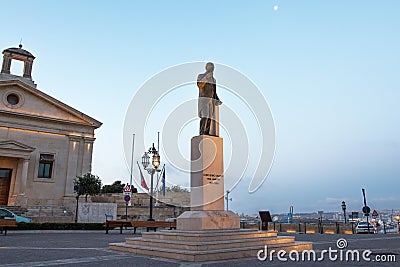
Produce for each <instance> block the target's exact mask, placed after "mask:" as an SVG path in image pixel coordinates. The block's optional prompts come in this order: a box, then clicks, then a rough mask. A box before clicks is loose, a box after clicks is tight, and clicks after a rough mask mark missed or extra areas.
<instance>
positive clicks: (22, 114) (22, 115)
mask: <svg viewBox="0 0 400 267" xmlns="http://www.w3.org/2000/svg"><path fill="white" fill-rule="evenodd" d="M1 114H6V115H12V116H19V117H26V118H29V119H36V120H41V121H52V122H58V123H63V124H75V125H82V126H89V127H95V126H94V125H93V124H90V123H85V122H79V121H70V120H62V119H57V118H51V117H45V116H40V115H34V114H27V113H20V112H15V111H8V110H0V115H1ZM95 128H97V127H95Z"/></svg>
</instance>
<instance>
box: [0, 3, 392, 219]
mask: <svg viewBox="0 0 400 267" xmlns="http://www.w3.org/2000/svg"><path fill="white" fill-rule="evenodd" d="M0 3H1V6H2V9H3V8H4V10H5V9H6V8H7V6H9V8H8V10H9V11H6V12H4V10H3V12H2V16H1V17H0V22H1V24H2V25H3V27H2V34H1V35H0V48H4V49H5V48H8V47H16V46H17V45H18V44H19V42H20V39H21V38H22V44H23V46H24V49H27V50H28V51H30V52H31V53H32V54H34V55H35V56H36V59H35V62H34V66H33V73H32V76H33V79H34V81H35V82H36V83H37V84H38V89H40V90H42V91H44V92H45V93H48V94H50V95H51V96H53V97H55V98H57V99H59V100H61V101H63V102H64V103H66V104H68V105H71V106H72V107H74V108H77V109H79V110H80V111H82V112H84V113H86V114H88V115H90V116H92V117H94V118H96V119H98V120H100V121H101V122H103V123H104V124H103V126H102V127H101V128H100V129H98V130H97V131H96V138H97V140H96V142H95V145H94V154H93V173H95V174H96V175H98V176H99V177H100V178H101V179H102V181H103V183H104V184H107V183H108V184H109V183H112V182H113V181H115V180H122V181H124V182H126V181H128V179H129V163H127V162H126V161H125V157H124V151H123V150H124V148H123V142H122V136H123V125H124V119H125V114H126V111H127V110H128V106H129V104H130V101H131V99H132V98H133V96H134V94H135V92H137V91H138V89H139V88H140V87H141V86H142V85H143V83H145V81H146V80H148V79H150V78H151V77H152V76H153V75H155V74H156V73H159V72H160V71H162V70H164V69H166V68H168V67H170V66H174V65H177V64H181V63H185V62H193V61H196V62H197V61H212V62H216V63H219V64H224V65H227V66H230V67H232V68H234V69H236V70H238V71H240V72H241V73H243V74H245V75H246V76H247V77H249V79H251V80H252V81H253V82H254V83H255V84H256V85H257V86H258V88H259V89H260V91H261V92H262V94H263V95H264V97H265V99H266V100H267V101H268V104H269V107H270V109H271V111H272V114H273V117H274V122H275V130H276V137H275V138H276V151H275V160H274V163H273V165H272V168H271V171H270V173H269V176H268V178H267V179H266V181H265V182H264V184H263V185H262V186H261V187H260V188H259V189H258V190H257V191H256V192H254V193H251V194H250V193H249V192H248V185H249V183H250V179H251V177H244V178H243V179H242V180H241V181H240V182H239V184H238V185H237V186H236V187H235V188H234V189H233V190H232V192H231V194H230V197H232V201H231V202H230V205H229V206H230V208H231V209H232V210H233V211H235V212H239V213H242V212H244V213H250V214H251V213H256V212H257V211H258V210H270V211H271V212H272V213H281V212H288V210H289V207H290V206H291V205H293V206H294V210H295V212H313V211H318V210H324V211H334V210H340V209H341V207H340V205H341V202H342V201H343V200H344V201H346V203H347V209H348V211H359V210H361V207H362V194H361V188H365V189H366V192H367V201H368V204H369V206H370V207H371V208H372V209H385V208H387V209H399V208H400V194H399V193H398V188H399V186H400V181H399V178H400V164H399V163H400V118H399V114H400V105H399V99H400V80H399V78H398V73H399V72H400V51H399V47H400V32H399V31H400V30H399V29H400V18H399V17H398V14H399V11H400V2H399V1H397V0H391V1H390V0H384V1H373V0H353V1H347V0H324V1H321V0H300V1H299V0H286V1H285V0H264V1H250V2H249V1H201V2H198V1H197V2H195V1H62V0H60V1H50V0H47V1H45V0H42V1H40V0H38V1H24V0H21V1H18V3H13V4H11V3H10V2H9V1H3V0H1V1H0ZM16 5H18V6H19V7H18V12H13V11H14V10H16ZM274 5H277V6H278V7H279V8H278V10H277V11H275V10H274V8H273V7H274ZM14 68H18V65H16V66H14ZM14 70H15V69H14ZM202 71H203V70H199V73H200V72H202ZM215 76H216V78H217V81H218V69H216V72H215ZM188 90H190V89H188ZM196 90H197V88H195V87H194V88H193V92H194V94H195V93H196ZM244 90H245V89H244ZM219 93H220V94H221V95H220V97H221V99H222V100H224V98H223V97H226V99H227V101H226V103H228V102H229V101H231V102H229V103H230V104H231V105H233V106H234V105H235V100H234V99H232V100H231V99H230V98H229V95H228V93H227V92H225V91H224V90H223V89H221V90H220V91H219ZM245 93H246V92H245V91H244V92H243V94H245ZM148 97H149V98H151V97H152V94H151V92H149V93H148ZM176 100H177V101H178V102H181V101H185V99H179V97H178V98H177V99H176ZM238 105H239V104H238ZM159 108H160V107H159ZM161 110H162V107H161ZM141 115H143V114H137V116H141ZM158 116H159V118H158V119H159V120H160V121H162V120H164V119H165V117H163V116H165V114H163V113H162V112H160V113H159V114H158ZM156 119H157V117H156V118H155V121H153V123H156ZM188 127H189V128H190V129H189V130H188V131H187V132H188V134H190V133H193V135H196V133H197V124H196V123H192V124H190V125H189V126H188ZM252 130H253V129H252V128H251V126H249V129H248V131H249V132H251V131H252ZM148 138H149V140H150V139H151V137H148ZM153 139H154V141H155V140H156V133H154V137H153ZM179 142H180V144H179V145H180V146H185V144H189V142H190V140H189V139H188V138H186V139H185V138H180V139H179ZM248 142H249V144H250V148H251V147H257V145H258V143H259V140H257V138H249V140H248ZM149 145H150V144H149ZM225 149H229V148H225ZM263 149H269V148H263ZM227 152H229V151H227ZM136 154H137V155H136ZM141 155H142V152H141V151H138V152H137V153H135V158H137V159H138V160H139V158H140V157H141ZM161 156H163V155H161ZM161 160H163V158H161ZM166 164H167V170H168V173H172V174H174V173H176V172H174V170H172V169H171V167H170V166H169V167H168V162H166ZM175 178H176V179H177V177H174V179H175ZM167 179H172V180H173V178H172V177H168V176H167ZM185 179H187V180H185ZM179 181H181V182H182V183H185V181H189V176H182V177H180V178H179ZM186 183H187V182H186Z"/></svg>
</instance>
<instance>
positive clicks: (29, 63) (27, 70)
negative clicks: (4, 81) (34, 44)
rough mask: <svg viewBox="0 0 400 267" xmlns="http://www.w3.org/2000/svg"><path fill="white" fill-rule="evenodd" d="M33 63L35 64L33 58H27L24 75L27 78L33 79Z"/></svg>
mask: <svg viewBox="0 0 400 267" xmlns="http://www.w3.org/2000/svg"><path fill="white" fill-rule="evenodd" d="M32 65H33V60H32V59H27V60H26V61H25V64H24V74H23V76H24V77H25V78H28V79H32V76H31V73H32Z"/></svg>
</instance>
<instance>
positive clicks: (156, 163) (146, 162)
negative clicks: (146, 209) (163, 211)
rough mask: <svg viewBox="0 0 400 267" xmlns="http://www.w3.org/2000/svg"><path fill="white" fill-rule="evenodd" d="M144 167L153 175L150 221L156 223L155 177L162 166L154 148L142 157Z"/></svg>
mask: <svg viewBox="0 0 400 267" xmlns="http://www.w3.org/2000/svg"><path fill="white" fill-rule="evenodd" d="M149 154H151V155H153V158H152V161H151V167H148V166H149V165H150V156H149ZM142 165H143V167H144V169H145V170H146V171H147V172H148V173H149V174H150V175H151V183H150V217H149V219H148V221H154V219H153V177H154V174H155V173H156V172H159V171H160V170H158V167H159V166H160V155H159V154H158V151H157V149H156V148H155V147H154V143H153V146H152V147H151V148H149V150H148V151H147V152H144V154H143V156H142Z"/></svg>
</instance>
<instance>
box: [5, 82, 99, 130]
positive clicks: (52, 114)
mask: <svg viewBox="0 0 400 267" xmlns="http://www.w3.org/2000/svg"><path fill="white" fill-rule="evenodd" d="M1 113H3V114H5V115H7V116H9V115H14V116H19V117H21V116H26V117H27V118H34V119H41V120H46V119H48V120H51V121H59V122H63V123H71V124H80V125H87V126H91V127H93V128H98V127H100V126H101V124H102V123H101V122H99V121H97V120H95V119H93V118H92V117H90V116H88V115H86V114H84V113H82V112H80V111H78V110H76V109H74V108H72V107H70V106H68V105H67V104H65V103H63V102H61V101H59V100H57V99H55V98H53V97H51V96H49V95H47V94H45V93H43V92H42V91H40V90H38V89H36V88H34V87H31V86H29V85H27V84H26V83H23V82H21V81H19V80H6V81H1V80H0V115H1Z"/></svg>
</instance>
